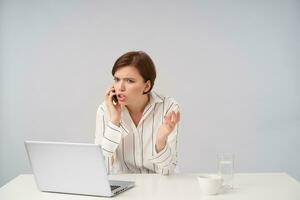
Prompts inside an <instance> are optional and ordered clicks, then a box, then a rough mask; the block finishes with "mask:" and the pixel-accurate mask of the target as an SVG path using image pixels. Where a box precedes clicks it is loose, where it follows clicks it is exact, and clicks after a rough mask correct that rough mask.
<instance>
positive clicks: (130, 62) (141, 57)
mask: <svg viewBox="0 0 300 200" xmlns="http://www.w3.org/2000/svg"><path fill="white" fill-rule="evenodd" d="M126 66H132V67H135V68H136V69H137V70H138V71H139V73H140V75H141V76H142V77H143V79H144V81H145V82H146V81H148V80H149V81H150V83H151V87H150V89H149V91H147V92H144V94H147V93H149V92H150V91H151V90H152V88H153V85H154V81H155V78H156V69H155V65H154V63H153V61H152V59H151V58H150V56H149V55H148V54H146V53H145V52H143V51H130V52H127V53H125V54H123V55H122V56H121V57H119V58H118V59H117V60H116V62H115V64H114V66H113V68H112V75H113V76H114V75H115V73H116V71H117V70H118V69H120V68H122V67H126Z"/></svg>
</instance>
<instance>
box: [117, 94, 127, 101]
mask: <svg viewBox="0 0 300 200" xmlns="http://www.w3.org/2000/svg"><path fill="white" fill-rule="evenodd" d="M125 99H126V97H125V95H123V94H118V100H119V101H125Z"/></svg>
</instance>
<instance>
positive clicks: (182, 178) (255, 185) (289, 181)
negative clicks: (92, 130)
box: [0, 173, 300, 200]
mask: <svg viewBox="0 0 300 200" xmlns="http://www.w3.org/2000/svg"><path fill="white" fill-rule="evenodd" d="M196 176H197V174H177V175H175V176H169V177H168V176H161V175H158V174H142V175H141V174H123V175H114V176H111V178H114V179H119V180H130V181H135V182H136V186H135V187H134V188H132V189H130V190H128V191H126V192H124V193H121V194H119V195H118V196H116V197H113V199H130V200H134V199H139V200H142V199H151V200H152V199H163V200H167V199H172V200H175V199H181V200H182V199H183V200H192V199H198V200H199V199H209V200H214V199H216V200H224V199H231V200H248V199H249V200H250V199H251V200H253V199H255V200H269V199H270V200H279V199H280V200H300V183H299V182H298V181H296V180H295V179H293V178H292V177H290V176H289V175H288V174H286V173H261V174H235V179H234V180H235V188H234V189H233V190H232V191H230V192H228V193H222V194H219V195H215V196H204V195H202V194H201V190H200V189H199V185H198V182H197V179H196ZM0 199H1V200H50V199H51V200H53V199H57V200H70V199H72V200H95V199H106V200H107V199H109V198H101V197H94V196H83V195H70V194H59V193H47V192H40V191H38V189H37V187H36V184H35V182H34V178H33V175H31V174H22V175H19V176H17V177H16V178H14V179H13V180H12V181H10V182H9V183H7V184H6V185H4V186H3V187H2V188H0Z"/></svg>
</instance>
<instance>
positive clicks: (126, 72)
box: [114, 66, 143, 78]
mask: <svg viewBox="0 0 300 200" xmlns="http://www.w3.org/2000/svg"><path fill="white" fill-rule="evenodd" d="M114 76H115V77H118V78H125V77H126V78H143V77H142V76H141V75H140V73H139V71H138V70H137V69H136V68H135V67H133V66H125V67H121V68H119V69H118V70H117V71H116V72H115V75H114Z"/></svg>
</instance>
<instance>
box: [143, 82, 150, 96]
mask: <svg viewBox="0 0 300 200" xmlns="http://www.w3.org/2000/svg"><path fill="white" fill-rule="evenodd" d="M150 88H151V82H150V80H148V81H146V83H145V88H144V94H146V93H148V92H149V90H150Z"/></svg>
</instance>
